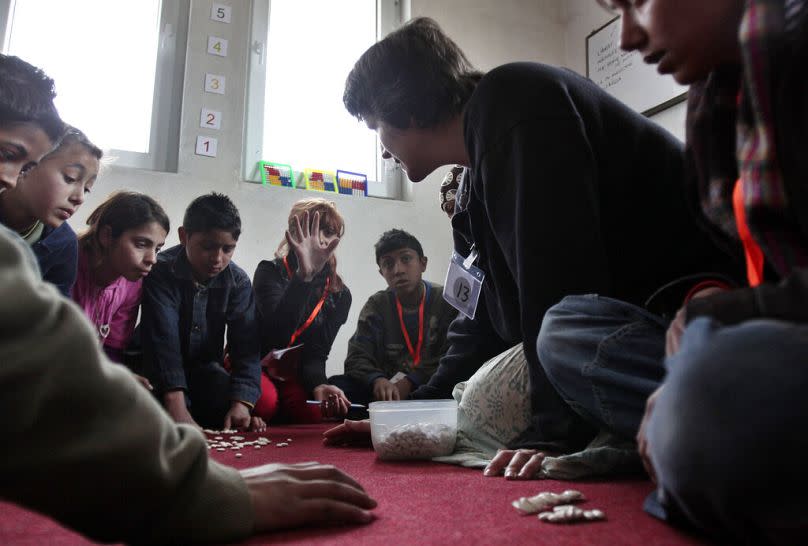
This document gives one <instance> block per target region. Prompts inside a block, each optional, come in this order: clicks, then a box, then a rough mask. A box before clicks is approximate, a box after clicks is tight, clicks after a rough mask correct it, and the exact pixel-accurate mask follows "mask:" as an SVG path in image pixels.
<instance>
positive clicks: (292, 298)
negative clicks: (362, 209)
mask: <svg viewBox="0 0 808 546" xmlns="http://www.w3.org/2000/svg"><path fill="white" fill-rule="evenodd" d="M344 234H345V221H344V220H343V218H342V216H341V215H340V214H339V212H338V211H337V207H336V205H335V204H334V203H333V202H331V201H327V200H325V199H321V198H313V199H303V200H301V201H298V202H297V203H295V204H294V206H293V207H292V210H291V212H290V213H289V223H288V229H287V230H286V233H285V234H284V238H283V239H282V240H281V243H280V245H279V246H278V250H277V251H276V253H275V259H274V260H264V261H262V262H261V263H260V264H258V268H257V269H256V271H255V277H254V280H253V287H254V289H255V296H256V306H257V308H258V316H259V324H260V332H261V352H262V354H267V353H269V352H270V351H272V350H275V349H284V348H288V347H293V346H296V345H300V344H302V347H300V349H298V350H297V351H295V353H294V356H293V357H292V360H289V361H287V365H286V366H284V367H282V368H276V369H273V370H271V373H273V374H274V375H275V376H276V379H280V381H276V382H275V383H274V384H272V383H269V382H268V381H265V382H263V383H262V388H263V390H262V397H261V400H259V405H269V406H271V405H273V404H274V405H275V408H276V409H277V412H278V417H279V418H280V419H282V420H284V421H291V422H312V421H318V420H320V418H321V417H322V416H323V415H325V416H334V415H344V414H346V413H347V412H348V408H349V405H350V402H349V401H348V399H347V398H346V397H345V394H344V393H343V392H342V390H341V389H339V388H338V387H336V386H334V385H329V384H328V382H327V379H326V373H325V363H326V360H327V359H328V354H329V352H330V351H331V346H332V344H333V343H334V339H335V338H336V336H337V333H338V332H339V329H340V328H341V327H342V325H343V324H345V321H346V320H347V319H348V311H349V310H350V308H351V292H350V290H348V287H347V286H345V283H344V282H343V281H342V278H341V277H340V276H339V274H338V273H337V259H336V256H334V251H335V250H336V248H337V245H338V244H339V242H340V240H341V238H342V237H343V235H344ZM265 360H266V359H265ZM290 362H291V365H290V364H289V363H290ZM273 388H274V390H275V392H271V391H272V390H273ZM310 398H311V399H314V400H317V401H319V402H321V404H320V406H314V405H309V404H307V403H306V401H307V399H310ZM256 409H258V408H256ZM261 409H262V411H266V410H267V409H270V408H266V407H262V408H261Z"/></svg>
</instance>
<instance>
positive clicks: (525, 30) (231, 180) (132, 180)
mask: <svg viewBox="0 0 808 546" xmlns="http://www.w3.org/2000/svg"><path fill="white" fill-rule="evenodd" d="M218 1H220V2H221V1H222V0H218ZM211 3H212V0H192V2H191V6H192V7H191V10H192V13H191V21H190V27H189V39H188V55H187V59H188V61H187V66H186V73H185V86H184V101H183V109H182V131H181V137H180V140H181V142H180V152H179V169H178V170H179V172H178V173H176V174H167V173H160V172H151V171H143V170H137V169H130V168H125V167H116V166H114V165H113V166H111V167H109V169H108V170H107V171H106V172H105V173H104V174H103V175H102V176H101V178H100V179H99V181H98V183H97V184H96V187H95V189H94V190H93V193H92V194H91V195H90V197H89V198H88V200H87V202H86V203H85V204H84V206H83V207H82V208H81V209H80V210H79V213H78V214H77V215H76V217H74V219H73V220H71V224H72V225H73V227H74V228H77V229H79V228H81V227H82V226H83V225H84V222H85V220H86V217H87V216H88V215H89V214H90V212H91V211H92V210H93V209H94V208H95V206H96V205H98V203H99V202H101V201H102V200H103V199H104V197H106V196H107V195H108V194H109V193H110V192H112V191H114V190H118V189H123V188H127V189H132V190H137V191H141V192H144V193H148V194H150V195H152V196H153V197H155V198H156V199H157V200H158V201H159V202H160V203H161V204H162V205H163V206H164V207H165V208H166V211H167V212H168V214H169V215H170V217H171V219H172V229H173V231H174V232H173V233H172V234H171V236H170V237H169V239H168V241H167V245H173V244H176V243H177V242H178V240H177V236H176V227H177V226H178V225H179V224H180V222H181V221H182V214H183V211H184V209H185V207H186V206H187V204H188V203H189V202H190V201H191V200H192V199H193V198H194V197H196V196H198V195H201V194H203V193H207V192H209V191H212V190H215V191H219V192H223V193H226V194H228V195H229V196H230V197H231V198H232V199H233V200H234V201H235V203H236V205H237V206H238V207H239V209H240V211H241V216H242V222H243V235H242V237H241V239H240V241H239V245H238V248H237V250H236V254H235V262H236V263H238V264H239V265H240V266H241V267H243V268H244V269H245V270H246V271H247V272H248V273H249V274H250V275H252V273H253V272H254V271H255V267H256V265H257V264H258V262H259V261H260V260H262V259H264V258H271V257H272V256H273V253H274V250H275V248H276V247H277V244H278V242H279V241H280V238H281V236H282V234H283V230H284V229H285V225H286V218H287V215H288V212H289V209H290V208H291V206H292V204H293V203H294V202H295V201H296V200H298V199H300V198H302V197H305V196H312V195H319V194H316V193H314V192H311V193H310V192H304V191H302V190H290V189H286V188H265V187H262V186H260V185H256V184H252V183H247V182H243V181H242V180H241V177H240V162H241V150H242V146H243V132H244V110H245V109H244V105H245V96H244V93H245V92H244V90H245V88H246V77H247V47H248V39H249V20H248V19H249V16H248V13H247V11H246V10H245V9H243V8H244V6H246V5H247V2H246V1H245V0H241V1H238V2H236V1H233V0H230V1H229V2H227V1H225V2H224V3H229V4H230V5H232V6H233V15H232V23H231V24H230V25H223V24H221V23H216V22H213V21H210V20H209V14H210V6H211ZM558 5H559V4H558V3H557V2H556V1H555V0H539V1H536V0H500V1H498V2H490V1H488V0H412V4H411V6H410V13H411V14H412V15H413V16H418V15H426V16H430V17H433V18H435V19H436V20H437V21H438V22H439V23H440V24H441V25H442V26H443V27H444V28H445V29H446V31H447V32H448V33H449V35H450V36H452V37H453V38H455V40H456V41H457V43H458V44H459V45H460V47H462V48H463V49H464V50H465V51H466V53H467V55H468V57H469V59H470V60H471V62H472V63H473V64H474V65H475V66H477V67H478V68H481V69H489V68H491V67H494V66H496V65H498V64H502V63H504V62H508V61H512V60H536V61H542V62H546V63H551V64H563V62H564V59H565V55H564V51H565V49H564V42H563V40H562V38H561V36H562V32H563V29H562V25H561V20H560V14H561V10H560V9H559V7H558ZM208 34H213V35H216V36H219V37H222V38H228V39H229V40H230V42H229V52H228V57H227V58H225V59H222V58H218V57H213V56H210V55H207V54H206V53H205V50H206V46H207V43H206V40H207V36H208ZM205 72H212V73H218V74H224V75H226V76H227V85H226V88H227V94H226V95H225V96H219V95H211V94H205V93H203V92H202V83H203V80H204V74H205ZM203 105H204V106H205V107H208V108H213V109H215V110H221V111H222V114H223V118H222V119H223V121H222V129H221V131H219V132H218V134H214V133H209V134H211V135H214V136H216V137H217V138H218V139H219V150H218V157H217V158H215V159H212V158H206V157H200V156H197V155H194V146H195V141H196V136H197V135H198V134H202V133H204V131H202V130H200V129H199V128H198V125H199V111H200V108H201V107H202V106H203ZM338 107H341V105H339V106H338ZM444 172H445V169H441V170H439V171H437V172H436V173H434V174H433V175H432V176H430V177H429V178H427V179H426V180H424V181H423V182H421V183H420V184H417V185H414V186H413V188H412V189H411V192H408V194H409V198H410V200H409V201H407V202H403V201H386V200H380V199H357V198H352V197H344V196H340V195H335V196H334V197H333V199H334V200H335V201H336V203H337V207H338V208H339V210H340V211H341V212H342V214H343V215H344V216H345V219H346V224H347V230H346V235H345V238H344V239H343V241H342V242H341V243H340V246H339V248H338V250H337V257H338V260H339V270H340V272H341V274H342V275H343V278H344V279H345V280H346V282H347V284H348V286H349V287H350V288H351V291H352V293H353V300H354V304H353V307H352V309H351V314H350V315H349V317H348V322H347V323H346V325H345V326H344V327H343V328H342V330H341V331H340V334H339V336H338V337H337V340H336V342H335V344H334V347H333V350H332V352H331V357H330V358H329V361H328V370H327V372H328V373H329V374H333V373H339V372H341V371H342V363H343V360H344V358H345V354H346V351H347V342H348V338H349V337H350V335H351V334H352V333H353V330H354V327H355V324H356V320H357V316H358V313H359V310H360V309H361V307H362V305H363V304H364V302H365V301H366V300H367V298H368V297H369V296H370V295H371V294H372V293H373V292H375V291H376V290H379V289H382V288H384V286H385V284H384V280H383V279H382V278H381V276H380V275H379V274H378V271H377V268H376V265H375V263H374V257H373V244H374V243H375V242H376V239H377V238H378V236H379V235H380V234H381V233H382V232H383V231H385V230H386V229H390V228H393V227H401V228H403V229H406V230H408V231H410V232H411V233H413V234H414V235H415V236H416V237H418V239H419V240H420V241H421V243H422V244H423V246H424V251H425V253H426V254H427V256H428V257H429V259H430V262H429V267H428V268H427V272H426V278H427V279H429V280H432V281H436V282H441V283H442V282H443V278H444V275H445V270H446V264H447V262H448V259H449V255H450V253H451V246H452V242H451V231H450V227H449V223H448V219H447V218H446V217H445V216H444V214H443V213H442V212H441V211H440V208H439V207H438V185H439V183H440V180H441V179H442V178H443V173H444Z"/></svg>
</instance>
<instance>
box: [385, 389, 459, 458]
mask: <svg viewBox="0 0 808 546" xmlns="http://www.w3.org/2000/svg"><path fill="white" fill-rule="evenodd" d="M369 413H370V435H371V439H372V440H373V449H374V450H376V455H377V456H378V457H379V458H380V459H385V460H406V459H431V458H432V457H440V456H442V455H449V454H450V453H451V452H452V451H454V446H455V441H456V440H457V402H456V401H454V400H401V401H392V402H371V403H370V408H369Z"/></svg>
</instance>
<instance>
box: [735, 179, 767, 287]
mask: <svg viewBox="0 0 808 546" xmlns="http://www.w3.org/2000/svg"><path fill="white" fill-rule="evenodd" d="M743 197H744V196H743V182H741V179H740V178H739V179H738V181H737V182H735V189H734V190H733V192H732V208H733V209H734V211H735V225H736V227H737V228H738V236H739V237H740V238H741V243H743V251H744V255H745V256H746V278H747V279H748V280H749V286H757V285H759V284H760V283H762V282H763V262H764V258H763V251H762V250H761V249H760V246H759V245H758V244H757V241H755V239H754V238H753V237H752V232H751V231H750V230H749V224H747V223H746V209H745V208H744V199H743Z"/></svg>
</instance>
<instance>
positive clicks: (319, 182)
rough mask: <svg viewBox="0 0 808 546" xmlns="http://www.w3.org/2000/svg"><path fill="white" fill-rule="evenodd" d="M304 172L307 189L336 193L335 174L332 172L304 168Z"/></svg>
mask: <svg viewBox="0 0 808 546" xmlns="http://www.w3.org/2000/svg"><path fill="white" fill-rule="evenodd" d="M304 173H305V180H306V189H307V190H314V191H324V192H329V193H336V191H337V175H336V174H334V173H333V172H331V171H321V170H319V169H306V170H305V171H304Z"/></svg>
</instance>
